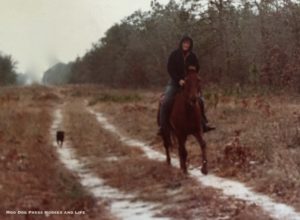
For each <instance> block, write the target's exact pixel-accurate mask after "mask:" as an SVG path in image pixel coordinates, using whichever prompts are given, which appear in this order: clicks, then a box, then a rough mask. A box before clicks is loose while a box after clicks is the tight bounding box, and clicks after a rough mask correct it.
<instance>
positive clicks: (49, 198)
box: [0, 87, 112, 219]
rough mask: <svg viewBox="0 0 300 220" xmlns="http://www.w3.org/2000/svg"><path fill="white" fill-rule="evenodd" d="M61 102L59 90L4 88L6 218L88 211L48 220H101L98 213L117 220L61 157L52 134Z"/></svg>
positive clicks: (0, 134)
mask: <svg viewBox="0 0 300 220" xmlns="http://www.w3.org/2000/svg"><path fill="white" fill-rule="evenodd" d="M36 97H38V98H36ZM58 102H60V101H59V97H58V95H56V93H55V91H52V90H50V89H48V88H45V87H25V88H15V87H9V88H1V95H0V109H1V110H0V121H1V123H0V145H1V148H0V170H1V172H0V173H1V174H0V185H1V189H0V198H1V199H0V207H1V209H0V211H1V213H0V216H1V217H0V218H1V219H44V216H38V215H27V216H25V215H6V214H5V211H6V210H15V211H18V210H35V211H38V210H40V211H45V210H85V211H86V212H87V214H86V215H84V216H79V215H78V216H73V215H51V216H50V217H49V218H48V219H74V218H75V219H98V218H97V216H96V214H97V213H103V219H112V218H110V217H108V216H109V215H108V214H107V212H106V211H105V210H104V209H103V208H101V207H98V206H96V204H95V202H96V201H95V200H94V199H93V198H92V197H91V196H90V195H88V194H87V193H86V192H85V191H84V190H83V189H82V187H81V186H80V185H79V183H78V181H77V178H76V177H75V176H73V175H72V174H71V173H69V172H68V171H67V170H65V168H63V167H62V165H61V164H60V162H59V161H58V158H57V157H56V153H55V150H54V148H53V146H52V137H50V136H49V131H50V126H51V123H52V111H53V105H55V104H57V103H58Z"/></svg>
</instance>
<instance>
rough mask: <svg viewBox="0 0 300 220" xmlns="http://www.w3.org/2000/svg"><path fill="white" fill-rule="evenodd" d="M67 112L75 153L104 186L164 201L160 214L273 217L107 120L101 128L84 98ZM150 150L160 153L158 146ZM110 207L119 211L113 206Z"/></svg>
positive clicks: (176, 216)
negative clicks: (186, 171) (123, 134)
mask: <svg viewBox="0 0 300 220" xmlns="http://www.w3.org/2000/svg"><path fill="white" fill-rule="evenodd" d="M63 115H64V116H65V117H64V118H65V120H64V124H65V130H66V132H68V136H69V138H70V139H71V141H72V143H73V147H72V148H73V149H74V151H75V152H76V157H77V158H82V159H81V161H83V160H84V161H87V163H86V167H87V168H88V169H89V170H90V171H91V172H92V173H94V174H95V175H96V176H97V178H100V179H102V180H103V183H104V185H105V186H109V187H111V188H114V189H118V191H119V192H120V194H122V195H128V194H129V195H134V198H133V199H132V201H139V200H141V201H144V202H146V203H147V204H149V203H150V204H151V203H155V204H161V205H160V207H159V209H157V210H156V211H158V212H160V214H159V217H168V218H170V219H187V220H188V219H197V220H198V219H206V220H213V219H256V220H258V219H264V220H266V219H272V218H270V217H268V216H267V215H266V214H265V213H264V212H263V211H262V210H261V209H260V208H259V207H257V206H256V205H255V204H245V202H244V201H242V200H239V199H233V198H230V197H227V196H224V195H223V194H222V193H220V192H219V191H218V190H214V189H212V188H210V187H203V186H202V185H201V184H199V183H197V181H195V180H193V179H192V178H186V177H185V175H183V174H182V172H181V171H180V170H179V169H177V168H174V167H170V166H167V165H166V164H165V162H164V161H162V162H160V161H157V157H155V158H153V159H151V158H149V157H147V156H146V155H145V154H144V151H143V150H144V149H140V148H139V146H137V143H134V142H132V140H129V139H128V140H125V139H122V140H120V139H119V138H118V137H117V136H116V134H114V133H112V132H111V129H113V126H111V125H109V124H106V125H104V126H105V128H102V127H101V126H100V125H99V123H98V122H97V120H95V116H94V115H93V114H91V113H90V112H89V111H87V110H86V108H85V106H83V105H82V101H81V100H80V101H78V100H77V101H76V100H72V101H70V102H69V103H68V104H67V106H66V108H65V111H64V113H63ZM83 122H84V123H83ZM83 131H87V132H83ZM126 141H128V142H127V143H125V144H124V143H123V142H126ZM128 145H135V146H133V147H128ZM149 150H150V151H151V149H149ZM151 153H154V154H156V156H157V155H160V154H159V153H158V152H156V151H152V152H151ZM161 159H162V160H163V156H162V157H161ZM108 200H109V202H107V203H111V204H113V203H114V201H115V198H113V197H111V198H110V199H108ZM108 207H110V210H111V212H112V214H115V213H114V212H115V211H114V210H113V209H112V206H109V205H108ZM154 211H155V210H154ZM156 213H157V212H156ZM150 219H153V218H150Z"/></svg>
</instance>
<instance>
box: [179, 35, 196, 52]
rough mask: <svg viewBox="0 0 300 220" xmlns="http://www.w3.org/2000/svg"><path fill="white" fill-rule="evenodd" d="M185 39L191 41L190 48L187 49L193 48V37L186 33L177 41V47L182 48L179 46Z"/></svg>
mask: <svg viewBox="0 0 300 220" xmlns="http://www.w3.org/2000/svg"><path fill="white" fill-rule="evenodd" d="M185 40H189V41H190V42H191V46H190V49H189V51H191V50H192V49H193V39H192V38H191V37H189V36H187V35H185V36H183V37H182V38H181V40H180V42H179V49H180V50H182V48H181V45H182V42H183V41H185Z"/></svg>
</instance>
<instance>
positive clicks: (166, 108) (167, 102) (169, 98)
mask: <svg viewBox="0 0 300 220" xmlns="http://www.w3.org/2000/svg"><path fill="white" fill-rule="evenodd" d="M177 90H178V88H177V87H176V86H174V85H170V84H169V85H167V87H166V91H165V97H164V100H163V103H162V105H161V109H160V126H161V130H164V129H166V128H168V126H169V117H170V113H171V110H172V105H173V101H174V97H175V94H176V92H177Z"/></svg>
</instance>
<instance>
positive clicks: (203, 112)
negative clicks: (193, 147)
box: [199, 97, 216, 132]
mask: <svg viewBox="0 0 300 220" xmlns="http://www.w3.org/2000/svg"><path fill="white" fill-rule="evenodd" d="M199 104H200V108H201V113H202V128H203V132H208V131H211V130H215V129H216V128H215V127H210V126H208V125H207V124H208V120H207V117H206V115H205V107H204V98H203V97H200V98H199Z"/></svg>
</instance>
